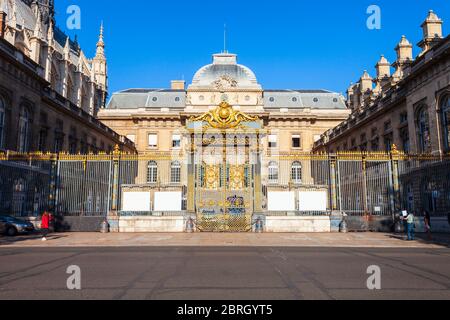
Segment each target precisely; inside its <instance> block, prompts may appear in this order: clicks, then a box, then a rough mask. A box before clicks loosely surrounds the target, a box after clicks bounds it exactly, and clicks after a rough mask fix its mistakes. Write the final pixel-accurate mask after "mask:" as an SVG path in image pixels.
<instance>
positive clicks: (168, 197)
mask: <svg viewBox="0 0 450 320" xmlns="http://www.w3.org/2000/svg"><path fill="white" fill-rule="evenodd" d="M181 203H182V194H181V192H156V193H155V211H181Z"/></svg>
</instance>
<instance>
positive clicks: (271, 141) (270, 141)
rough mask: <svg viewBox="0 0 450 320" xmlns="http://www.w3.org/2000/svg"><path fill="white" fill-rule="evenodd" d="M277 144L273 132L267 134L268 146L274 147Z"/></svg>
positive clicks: (276, 137) (276, 138)
mask: <svg viewBox="0 0 450 320" xmlns="http://www.w3.org/2000/svg"><path fill="white" fill-rule="evenodd" d="M277 145H278V136H277V135H275V134H271V135H269V148H276V147H277Z"/></svg>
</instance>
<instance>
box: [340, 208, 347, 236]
mask: <svg viewBox="0 0 450 320" xmlns="http://www.w3.org/2000/svg"><path fill="white" fill-rule="evenodd" d="M346 218H347V214H345V213H344V214H343V215H342V222H341V223H340V224H339V232H340V233H348V224H347V219H346Z"/></svg>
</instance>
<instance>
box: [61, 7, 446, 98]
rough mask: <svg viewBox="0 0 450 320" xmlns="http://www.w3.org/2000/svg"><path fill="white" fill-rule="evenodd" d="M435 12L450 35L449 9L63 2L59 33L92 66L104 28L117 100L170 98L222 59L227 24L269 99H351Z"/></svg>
mask: <svg viewBox="0 0 450 320" xmlns="http://www.w3.org/2000/svg"><path fill="white" fill-rule="evenodd" d="M71 4H76V5H79V6H80V8H81V30H75V31H70V30H67V29H66V19H67V17H68V15H67V14H66V9H67V7H68V6H69V5H71ZM372 4H376V5H378V6H379V7H380V8H381V19H382V20H381V22H382V28H381V30H369V29H368V28H367V27H366V20H367V18H368V15H367V14H366V10H367V7H368V6H369V5H372ZM429 9H433V10H434V11H435V12H436V13H437V14H438V15H439V17H440V18H441V19H443V20H444V35H447V34H448V30H449V28H450V2H449V1H448V0H429V1H428V0H427V1H423V0H396V1H392V0H390V1H388V0H383V1H381V0H380V1H366V0H343V1H340V2H339V1H325V0H315V1H305V0H297V1H293V0H292V1H287V0H278V1H266V0H261V1H245V0H227V1H204V0H200V1H178V0H171V1H149V0H129V1H117V0H69V1H67V0H56V10H57V24H58V25H59V26H60V27H61V28H62V29H63V30H64V31H66V32H67V33H68V34H69V35H70V36H71V37H73V36H74V35H75V34H77V35H78V40H79V43H80V45H81V47H82V48H83V50H84V51H85V53H86V54H87V56H88V57H92V56H93V55H94V53H95V43H96V41H97V39H98V32H99V26H100V22H101V21H102V20H103V21H104V24H105V41H106V45H107V47H106V53H107V57H108V63H109V85H110V90H109V91H110V93H112V92H115V91H118V90H122V89H126V88H167V87H169V86H170V80H173V79H180V78H182V77H184V79H185V80H186V81H187V83H190V82H191V80H192V77H193V75H194V73H195V71H196V70H197V69H199V68H200V67H201V66H203V65H205V64H208V63H210V61H211V54H213V53H217V52H220V51H221V50H222V49H223V26H224V24H225V23H226V25H227V33H228V37H227V38H228V40H227V42H228V45H227V49H228V50H229V51H230V52H233V53H237V54H238V55H239V57H238V58H239V63H241V64H244V65H246V66H248V67H250V68H251V69H252V70H253V71H254V72H255V73H256V76H257V78H258V80H259V82H260V83H261V84H262V85H263V87H264V88H265V89H328V90H331V91H336V92H345V90H346V89H347V87H348V85H349V83H350V82H351V81H354V82H355V81H357V80H358V78H359V77H360V76H361V74H362V72H363V70H365V69H367V70H368V71H369V72H370V74H371V75H373V74H374V73H375V71H374V65H375V64H376V62H377V61H378V59H379V57H380V55H381V54H384V55H385V56H386V57H387V58H388V59H389V61H390V62H393V61H394V60H395V52H394V47H395V46H396V44H397V43H398V41H399V40H400V38H401V36H402V35H403V34H404V35H406V36H407V38H408V39H409V40H410V41H411V42H412V43H413V44H414V45H415V44H416V43H417V42H418V41H419V40H420V39H421V37H422V31H421V29H420V25H421V23H422V22H423V21H424V19H425V17H426V15H427V13H428V10H429ZM446 22H447V23H446ZM418 53H419V48H417V47H415V48H414V54H415V55H416V54H418Z"/></svg>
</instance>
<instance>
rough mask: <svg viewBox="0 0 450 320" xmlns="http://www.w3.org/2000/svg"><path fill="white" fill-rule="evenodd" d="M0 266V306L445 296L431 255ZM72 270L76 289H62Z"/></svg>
mask: <svg viewBox="0 0 450 320" xmlns="http://www.w3.org/2000/svg"><path fill="white" fill-rule="evenodd" d="M0 261H1V264H0V299H133V300H134V299H152V300H160V299H174V300H181V299H189V300H190V299H193V300H210V299H227V300H246V299H255V300H277V299H289V300H290V299H295V300H301V299H308V300H310V299H313V300H321V299H327V300H333V299H339V300H340V299H446V300H447V299H450V250H448V249H437V248H433V249H430V248H429V249H423V248H422V249H420V248H403V249H399V248H371V249H368V248H299V247H284V248H280V247H234V246H233V247H206V246H203V247H187V246H182V247H180V246H172V247H158V246H154V247H116V248H113V247H109V248H93V247H91V248H33V247H29V248H12V247H6V248H5V247H4V248H3V249H0ZM72 265H76V266H79V268H80V270H81V290H74V291H71V290H68V289H67V285H66V283H67V279H68V277H69V275H68V274H67V273H66V271H67V268H68V267H69V266H72ZM372 265H376V266H379V268H380V270H381V290H375V291H371V290H369V289H368V288H367V279H368V277H369V275H368V274H367V268H368V267H369V266H372Z"/></svg>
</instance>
